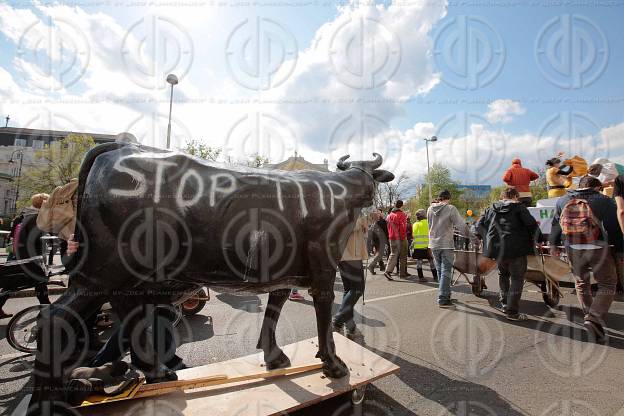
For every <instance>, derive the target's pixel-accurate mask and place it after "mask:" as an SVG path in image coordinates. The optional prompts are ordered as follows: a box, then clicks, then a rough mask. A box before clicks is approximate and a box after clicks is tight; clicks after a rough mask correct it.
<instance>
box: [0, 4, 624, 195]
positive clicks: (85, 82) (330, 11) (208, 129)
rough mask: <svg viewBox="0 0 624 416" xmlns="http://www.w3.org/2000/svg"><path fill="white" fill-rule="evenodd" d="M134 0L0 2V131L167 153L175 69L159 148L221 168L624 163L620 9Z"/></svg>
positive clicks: (479, 179)
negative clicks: (376, 157) (201, 148)
mask: <svg viewBox="0 0 624 416" xmlns="http://www.w3.org/2000/svg"><path fill="white" fill-rule="evenodd" d="M139 3H141V5H139ZM147 3H149V4H150V6H149V7H147V6H144V4H146V2H137V3H131V2H125V1H115V0H111V1H89V0H84V1H74V2H62V1H60V2H48V1H46V2H37V1H34V2H26V1H9V2H3V1H1V0H0V117H2V118H4V117H5V116H6V115H10V117H11V118H10V121H9V125H10V126H13V127H25V128H26V127H27V128H51V129H66V130H80V131H90V132H103V133H119V132H123V131H128V132H131V133H133V134H134V135H135V136H137V138H139V140H140V141H141V142H143V143H145V144H149V145H155V146H161V147H164V146H165V142H166V131H167V115H168V111H169V93H170V90H169V87H168V84H166V82H165V78H166V76H167V74H169V73H175V74H177V76H178V77H179V79H180V83H179V84H178V85H177V86H176V87H175V90H174V104H173V123H172V124H173V127H172V146H173V147H180V146H182V145H183V144H184V142H185V141H186V140H188V139H195V140H200V141H203V142H205V143H207V144H209V145H212V146H218V147H222V148H223V149H224V153H225V155H227V156H229V157H231V158H234V159H243V158H245V157H246V155H251V154H254V153H260V154H263V155H268V156H269V158H270V159H271V161H273V162H278V161H281V160H283V159H285V158H287V157H288V156H291V155H293V154H294V152H295V151H297V152H298V153H299V154H300V155H303V156H305V158H306V159H308V160H310V161H313V162H317V163H320V162H322V161H323V159H325V158H327V159H329V161H330V163H333V162H334V161H335V160H336V159H337V158H338V157H340V156H342V155H343V154H347V153H349V154H351V155H352V158H355V159H361V158H369V157H370V154H371V153H372V152H373V151H375V152H379V153H381V154H382V155H383V156H384V158H385V160H386V162H385V166H386V167H387V168H388V169H391V170H393V171H395V173H398V174H400V173H405V174H407V175H409V176H411V177H413V178H414V179H415V180H418V179H419V178H421V176H422V174H423V173H424V172H425V171H426V166H427V165H426V153H425V143H424V140H423V139H424V138H426V137H431V136H432V135H436V136H437V137H438V138H439V139H438V141H437V142H436V143H434V144H432V145H430V156H431V158H432V160H433V161H437V162H441V163H443V164H445V165H447V166H449V167H451V168H452V171H453V175H454V177H455V179H457V180H458V181H460V182H463V183H465V184H498V183H499V182H500V176H501V174H502V171H503V170H504V169H505V168H506V167H507V166H508V165H509V163H510V160H511V159H512V158H514V157H520V158H522V159H523V161H524V164H525V165H526V166H528V167H531V168H534V169H537V168H539V167H541V166H543V162H544V161H545V160H546V159H547V158H549V157H551V156H553V155H554V154H555V153H556V152H559V151H563V152H565V153H566V154H567V155H570V156H572V155H574V154H580V155H581V156H584V157H585V158H586V159H588V160H590V161H591V160H593V159H595V158H597V157H608V158H611V159H613V160H619V161H620V162H622V160H623V159H624V105H623V101H624V82H622V73H623V72H624V71H623V70H624V48H622V47H621V46H622V44H621V42H622V39H624V25H622V24H621V22H622V19H623V18H624V3H620V2H617V1H616V2H612V1H605V2H600V1H597V2H591V4H592V7H588V6H587V5H586V4H585V3H584V2H576V3H575V2H572V3H574V4H578V6H544V5H543V4H544V2H542V1H535V2H531V1H513V0H510V1H504V0H500V1H492V2H483V1H474V2H472V1H462V2H455V1H451V2H445V1H441V0H401V1H396V2H393V1H377V2H375V1H372V0H371V1H366V2H356V1H352V2H342V3H338V2H333V1H328V2H324V1H322V0H321V1H305V0H288V1H281V0H277V1H267V2H263V1H259V2H251V4H253V6H251V5H249V4H250V3H249V2H238V1H234V0H229V1H219V0H211V1H184V0H182V1H177V2H175V3H172V2H165V1H163V2H158V1H154V2H147ZM135 4H136V5H135ZM2 125H4V123H2Z"/></svg>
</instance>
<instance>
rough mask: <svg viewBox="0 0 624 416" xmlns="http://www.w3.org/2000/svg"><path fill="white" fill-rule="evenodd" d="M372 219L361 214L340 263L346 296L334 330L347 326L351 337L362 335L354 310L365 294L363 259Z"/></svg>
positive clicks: (337, 315) (334, 321) (348, 335)
mask: <svg viewBox="0 0 624 416" xmlns="http://www.w3.org/2000/svg"><path fill="white" fill-rule="evenodd" d="M369 223H370V221H369V220H368V216H365V215H361V216H360V217H359V218H358V220H357V222H356V224H355V227H354V228H353V231H352V232H351V234H350V235H349V239H348V240H347V245H346V246H345V249H344V251H343V254H342V258H341V260H340V262H339V263H338V270H339V272H340V278H341V279H342V286H343V288H344V296H343V297H342V303H341V304H340V308H339V309H338V312H337V313H336V315H335V316H334V319H333V327H334V331H336V332H341V331H342V329H343V328H345V330H346V331H345V332H346V336H347V337H348V338H350V339H353V338H359V337H361V336H362V334H361V332H359V331H358V329H357V325H356V323H355V320H354V319H353V316H354V314H353V311H354V308H355V305H356V304H357V302H358V300H359V299H360V298H361V297H362V296H363V295H364V289H365V280H364V279H365V276H364V266H363V261H365V260H367V259H368V250H367V249H366V235H367V230H368V226H369Z"/></svg>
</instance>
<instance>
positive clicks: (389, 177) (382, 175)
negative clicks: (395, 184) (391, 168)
mask: <svg viewBox="0 0 624 416" xmlns="http://www.w3.org/2000/svg"><path fill="white" fill-rule="evenodd" d="M373 178H374V179H375V180H376V181H377V182H392V181H393V180H394V174H393V173H391V172H388V171H387V170H381V169H375V170H374V171H373Z"/></svg>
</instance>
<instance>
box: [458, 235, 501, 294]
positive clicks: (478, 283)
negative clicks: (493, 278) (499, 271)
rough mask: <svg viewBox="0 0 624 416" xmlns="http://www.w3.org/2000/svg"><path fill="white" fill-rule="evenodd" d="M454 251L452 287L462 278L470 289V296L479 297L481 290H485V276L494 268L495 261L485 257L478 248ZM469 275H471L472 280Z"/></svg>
mask: <svg viewBox="0 0 624 416" xmlns="http://www.w3.org/2000/svg"><path fill="white" fill-rule="evenodd" d="M454 251H455V261H454V262H453V281H452V283H453V285H455V284H456V283H457V281H458V280H459V279H460V278H461V277H464V279H466V281H467V282H468V284H470V286H471V288H472V294H473V295H475V296H481V294H482V292H483V289H487V285H486V284H485V276H486V275H488V274H489V273H490V272H491V271H492V270H494V269H495V268H496V261H494V260H492V259H489V258H487V257H485V256H484V255H483V254H482V253H481V252H480V250H479V249H478V247H477V248H474V249H473V250H470V249H469V250H454ZM455 272H457V273H455ZM470 275H472V279H471V278H470Z"/></svg>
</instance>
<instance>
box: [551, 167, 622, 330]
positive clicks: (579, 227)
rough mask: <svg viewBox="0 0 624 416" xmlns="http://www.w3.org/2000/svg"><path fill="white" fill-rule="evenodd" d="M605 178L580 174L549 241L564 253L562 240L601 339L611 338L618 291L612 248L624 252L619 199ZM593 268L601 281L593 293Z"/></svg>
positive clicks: (559, 208)
mask: <svg viewBox="0 0 624 416" xmlns="http://www.w3.org/2000/svg"><path fill="white" fill-rule="evenodd" d="M601 188H602V183H601V182H600V181H599V180H598V179H596V178H594V177H591V176H584V177H582V178H581V180H580V182H579V185H578V189H577V190H573V191H569V192H568V194H567V195H566V196H564V197H562V198H560V199H559V200H558V201H557V205H556V207H555V214H554V217H553V220H552V229H551V232H550V238H549V244H550V250H551V255H553V256H559V255H560V250H559V245H560V244H561V242H562V240H563V242H564V244H565V250H566V252H567V255H568V260H569V262H570V266H571V267H572V274H573V275H574V279H575V286H576V295H577V297H578V300H579V303H580V305H581V308H582V310H583V314H584V323H583V325H584V326H585V329H586V330H587V333H588V334H589V335H590V337H591V338H593V339H594V340H596V341H598V342H603V341H605V340H606V338H607V335H606V332H605V329H604V327H605V318H606V317H607V313H608V312H609V308H610V307H611V303H612V302H613V298H614V296H615V287H616V284H617V272H616V267H615V261H614V257H613V255H612V252H613V250H615V251H616V252H621V251H622V230H621V229H620V227H619V225H618V221H617V208H616V204H615V201H614V200H613V199H611V198H609V197H607V196H605V195H603V194H601V193H600V190H601ZM590 272H593V276H594V279H596V282H597V283H598V291H597V292H596V296H593V295H592V290H591V282H590Z"/></svg>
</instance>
